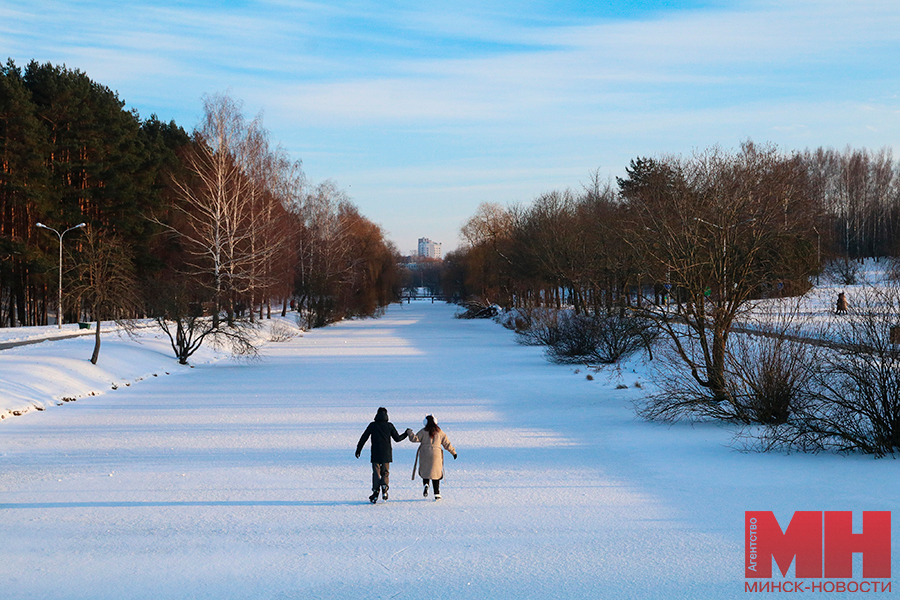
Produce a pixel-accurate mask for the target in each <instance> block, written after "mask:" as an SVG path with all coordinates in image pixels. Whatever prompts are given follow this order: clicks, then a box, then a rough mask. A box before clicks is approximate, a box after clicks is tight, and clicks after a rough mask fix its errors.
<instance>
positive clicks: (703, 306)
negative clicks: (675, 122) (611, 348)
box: [620, 143, 812, 414]
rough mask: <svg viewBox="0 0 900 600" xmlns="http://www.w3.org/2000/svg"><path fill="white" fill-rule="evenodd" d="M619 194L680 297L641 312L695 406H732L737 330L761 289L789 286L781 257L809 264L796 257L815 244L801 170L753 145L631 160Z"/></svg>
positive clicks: (641, 240) (640, 238)
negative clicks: (669, 346)
mask: <svg viewBox="0 0 900 600" xmlns="http://www.w3.org/2000/svg"><path fill="white" fill-rule="evenodd" d="M620 186H621V188H622V191H623V195H624V196H625V198H626V200H627V202H628V205H629V210H630V211H631V215H632V218H633V220H634V224H633V231H634V232H635V237H634V238H633V239H632V240H631V242H632V244H633V245H634V247H635V249H636V250H637V251H638V252H639V253H640V254H641V255H642V256H643V257H644V259H645V261H646V262H647V263H649V264H648V268H649V269H650V270H652V271H654V272H657V273H660V272H663V273H665V277H666V283H667V284H668V285H669V286H671V287H672V288H673V289H674V290H675V293H676V299H677V302H676V303H675V305H674V306H672V305H670V304H669V303H668V302H667V303H659V302H658V301H654V299H649V298H648V299H647V300H648V302H647V303H646V304H645V305H644V308H643V310H644V311H645V312H646V314H648V315H649V316H651V317H653V318H654V319H655V320H656V321H657V323H658V324H659V325H660V326H661V327H662V328H663V330H664V331H665V332H666V333H668V335H669V337H670V339H671V340H672V342H673V344H674V348H675V351H676V353H677V355H678V357H679V358H680V360H681V362H682V363H683V364H684V365H686V366H687V368H688V369H689V371H690V373H691V376H692V377H693V379H694V380H695V382H696V383H697V385H698V386H699V390H705V391H706V393H705V394H699V395H697V397H696V399H695V400H696V404H697V406H698V407H704V406H707V405H709V404H710V403H712V404H719V403H726V404H734V403H735V399H734V398H733V397H732V396H731V394H730V393H729V385H728V381H727V377H726V375H727V371H726V361H727V348H728V337H729V335H730V332H731V329H732V325H733V324H734V322H735V320H736V319H737V318H738V316H739V315H740V314H741V313H742V312H744V311H745V310H746V309H747V307H748V302H749V301H750V300H751V299H752V298H754V297H756V296H757V295H758V294H759V293H760V289H761V288H762V287H763V286H764V285H766V284H772V283H774V282H780V283H782V284H783V283H784V281H783V280H784V279H785V277H786V275H785V270H784V268H783V262H784V258H783V257H784V256H790V255H792V254H793V255H797V256H798V257H799V260H806V261H808V262H809V256H808V253H807V252H802V251H801V252H797V251H795V250H794V249H793V248H794V246H796V245H797V244H800V245H804V244H808V239H807V236H808V229H809V228H808V223H809V215H808V210H807V201H806V195H805V191H806V188H805V183H804V172H803V170H802V169H801V164H800V163H799V161H798V160H796V159H794V158H785V157H782V156H780V155H779V154H778V153H777V152H776V151H775V149H774V148H758V147H756V146H754V145H753V144H751V143H748V144H745V145H744V147H743V148H742V151H741V152H740V153H737V154H728V153H725V152H723V151H721V150H719V149H713V150H709V151H707V152H705V153H702V154H698V155H696V156H694V157H692V158H691V159H690V160H683V159H680V158H668V159H663V160H660V161H653V160H651V161H644V162H639V163H634V162H633V163H632V170H631V171H630V178H629V179H628V180H623V181H620ZM794 271H797V269H794ZM799 271H800V272H801V273H802V272H803V271H804V270H803V269H799ZM811 271H812V262H809V267H808V268H807V269H806V273H807V274H808V273H809V272H811ZM789 283H790V282H789ZM807 285H808V283H807ZM724 413H725V414H741V411H739V410H726V411H724Z"/></svg>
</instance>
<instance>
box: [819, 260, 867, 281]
mask: <svg viewBox="0 0 900 600" xmlns="http://www.w3.org/2000/svg"><path fill="white" fill-rule="evenodd" d="M825 275H826V276H827V277H828V278H830V279H832V280H833V281H835V282H837V283H839V284H841V285H855V284H857V283H859V277H860V264H859V263H858V262H857V261H855V260H853V259H852V258H838V259H836V260H833V261H831V262H830V263H828V265H827V266H826V267H825Z"/></svg>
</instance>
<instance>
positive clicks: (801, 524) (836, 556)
mask: <svg viewBox="0 0 900 600" xmlns="http://www.w3.org/2000/svg"><path fill="white" fill-rule="evenodd" d="M744 534H745V565H744V566H745V569H744V577H745V578H747V579H751V578H764V579H771V578H772V570H773V568H772V564H773V562H774V564H775V565H776V566H777V567H778V569H779V570H780V571H781V576H782V577H784V576H785V575H786V574H787V572H788V570H789V569H790V566H791V563H793V564H794V576H795V577H796V578H797V579H848V578H852V577H853V576H854V575H856V576H857V577H858V576H859V575H862V577H863V579H890V577H891V513H890V511H863V513H862V530H861V531H860V532H859V533H853V513H852V512H851V511H797V512H795V513H794V515H793V517H792V518H791V521H790V523H789V524H788V526H787V527H786V528H784V529H782V528H781V525H780V524H779V523H778V520H777V519H776V518H775V515H774V513H772V512H771V511H762V510H756V511H747V512H745V513H744ZM854 552H858V553H860V554H862V573H861V574H860V573H853V553H854ZM829 583H831V587H836V584H835V583H834V582H829ZM840 583H841V586H840V587H841V588H842V589H848V588H846V586H847V585H854V586H855V587H857V588H858V587H859V585H863V584H866V585H868V583H867V582H862V584H860V583H856V582H840ZM881 583H882V587H883V586H884V583H887V585H888V586H889V585H890V583H889V582H881ZM786 584H790V587H791V589H792V590H795V591H805V589H804V588H805V587H811V589H814V590H817V591H818V590H822V589H823V584H822V583H818V584H815V583H814V584H811V585H807V586H804V583H803V582H784V584H778V587H779V589H782V588H783V587H784V585H786ZM760 585H762V584H760ZM764 585H765V587H769V584H768V583H766V584H764ZM773 585H774V584H773ZM826 585H827V584H826ZM748 586H749V584H748ZM752 587H753V588H754V589H753V590H752V591H756V589H755V588H758V587H759V586H758V585H756V584H754V585H753V586H752ZM888 589H889V588H888ZM826 591H830V590H826Z"/></svg>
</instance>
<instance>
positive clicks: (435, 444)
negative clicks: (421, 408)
mask: <svg viewBox="0 0 900 600" xmlns="http://www.w3.org/2000/svg"><path fill="white" fill-rule="evenodd" d="M409 441H411V442H419V451H418V452H416V462H417V463H418V465H419V477H421V478H422V479H443V477H444V451H443V450H442V449H441V448H442V447H443V448H446V449H447V452H449V453H450V454H452V455H453V456H456V449H455V448H454V447H453V444H451V443H450V440H449V438H447V434H446V433H444V432H443V431H438V432H437V433H435V434H434V437H433V438H432V437H431V435H430V434H429V433H428V431H427V430H426V429H424V428H422V429H421V430H419V433H414V434H412V435H410V436H409ZM412 478H413V479H415V478H416V467H415V465H413V475H412Z"/></svg>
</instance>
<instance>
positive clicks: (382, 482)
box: [372, 463, 391, 492]
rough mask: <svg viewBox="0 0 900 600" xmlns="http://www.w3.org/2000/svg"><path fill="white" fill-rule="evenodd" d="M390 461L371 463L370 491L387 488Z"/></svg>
mask: <svg viewBox="0 0 900 600" xmlns="http://www.w3.org/2000/svg"><path fill="white" fill-rule="evenodd" d="M390 471H391V463H372V491H373V492H377V491H378V490H380V489H381V488H385V489H386V488H387V487H388V484H389V483H390V481H389V479H390V475H391V473H390Z"/></svg>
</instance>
